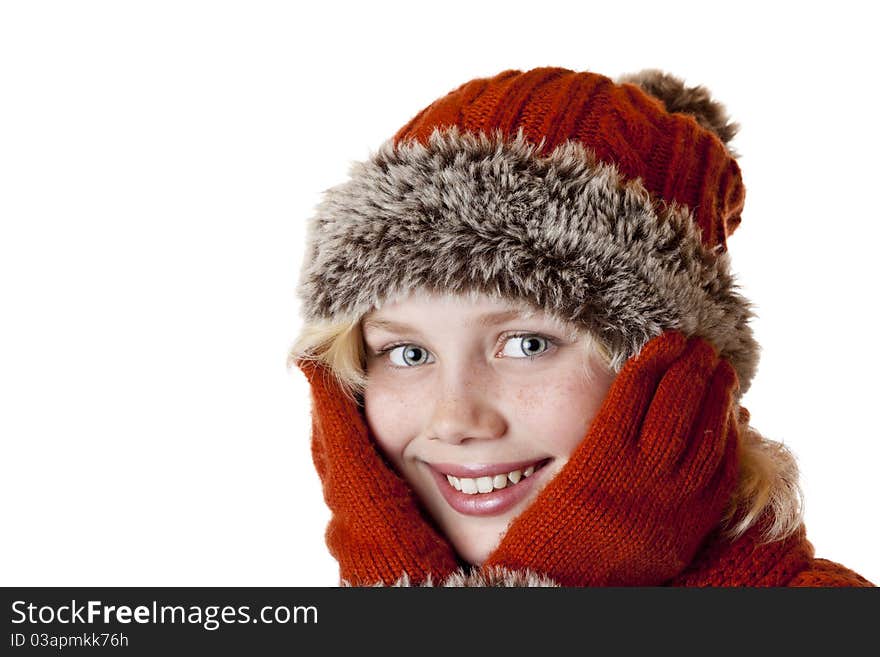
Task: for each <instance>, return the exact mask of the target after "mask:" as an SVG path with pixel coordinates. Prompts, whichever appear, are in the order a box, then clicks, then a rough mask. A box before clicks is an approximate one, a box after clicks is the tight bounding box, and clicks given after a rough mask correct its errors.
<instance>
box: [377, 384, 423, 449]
mask: <svg viewBox="0 0 880 657" xmlns="http://www.w3.org/2000/svg"><path fill="white" fill-rule="evenodd" d="M418 408H419V404H418V400H416V399H414V398H413V395H412V394H409V395H407V394H405V393H402V392H401V391H400V390H399V386H396V387H394V388H392V387H390V386H383V385H381V383H375V384H374V383H373V382H371V383H370V384H369V385H368V386H367V388H366V390H365V391H364V415H365V417H366V420H367V425H368V426H369V428H370V432H371V433H372V434H373V437H374V438H375V439H376V442H377V443H378V444H379V446H380V447H381V448H382V450H383V451H384V452H385V454H387V455H388V456H389V457H390V458H391V459H392V460H394V461H395V462H398V461H399V460H400V459H401V455H402V452H403V450H404V448H405V447H406V445H407V443H408V442H409V440H410V439H411V438H412V436H413V435H415V433H416V430H415V427H416V423H417V420H418V416H417V413H416V410H417V409H418Z"/></svg>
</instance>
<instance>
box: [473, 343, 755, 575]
mask: <svg viewBox="0 0 880 657" xmlns="http://www.w3.org/2000/svg"><path fill="white" fill-rule="evenodd" d="M737 386H738V381H737V377H736V373H735V371H734V370H733V368H732V367H731V365H730V364H729V363H728V362H727V361H726V360H724V359H721V360H719V358H718V354H717V352H716V350H715V348H714V347H713V346H712V345H711V344H709V343H708V342H706V341H705V340H702V339H701V338H696V337H695V338H691V339H686V338H685V337H684V335H682V334H681V333H679V332H677V331H669V332H667V333H664V334H663V335H661V336H658V337H657V338H654V339H653V340H651V341H649V342H648V343H647V344H646V345H645V346H644V347H643V348H642V350H641V352H640V353H639V355H638V356H637V357H635V358H633V359H630V360H629V361H628V362H627V363H626V364H625V365H624V367H623V369H622V370H621V372H620V373H619V374H618V375H617V377H616V379H615V380H614V381H613V382H612V385H611V387H610V388H609V391H608V394H607V396H606V398H605V400H604V401H603V404H602V406H601V407H600V409H599V411H598V413H597V414H596V416H595V417H594V419H593V421H592V423H591V425H590V428H589V429H588V431H587V434H586V436H585V438H584V440H583V441H582V442H581V444H580V445H579V446H578V447H577V448H576V449H575V451H574V453H573V454H572V455H571V457H570V459H569V461H568V462H567V463H566V464H565V466H564V467H563V468H562V470H561V471H560V472H559V474H558V475H557V476H556V477H554V478H553V480H552V481H550V482H549V483H548V484H547V486H546V487H545V488H544V490H542V491H541V492H540V493H539V495H538V497H537V498H536V499H535V501H534V502H533V503H532V504H531V505H530V506H529V507H528V508H527V509H526V510H525V511H524V512H523V513H522V514H521V515H520V516H519V517H517V518H516V519H515V520H514V521H513V522H512V523H511V525H510V527H509V528H508V531H507V533H506V534H505V535H504V537H503V538H502V540H501V542H500V544H499V546H498V547H497V548H496V550H495V551H494V552H493V553H492V554H491V555H490V556H489V558H488V560H487V561H486V562H485V563H484V564H483V568H487V567H492V566H504V567H507V568H512V569H523V568H530V569H532V570H535V571H538V572H539V573H543V574H545V575H548V576H550V577H552V578H554V579H555V580H556V581H557V582H559V583H560V584H562V585H563V586H654V585H658V584H661V583H663V582H665V581H667V580H668V579H670V578H672V577H673V576H675V575H677V574H678V573H680V572H681V571H682V570H684V568H685V567H686V566H687V565H688V563H689V562H690V561H691V559H692V558H693V556H694V554H695V553H696V551H697V549H698V548H699V545H700V543H701V542H702V541H703V539H704V538H705V537H706V536H707V534H708V533H709V532H710V531H711V530H712V529H713V528H714V527H715V526H716V525H717V524H718V523H719V522H720V520H721V515H722V513H723V511H724V508H725V506H726V504H727V502H728V501H729V499H730V497H731V495H732V493H733V491H734V488H735V486H736V479H737V472H738V458H737V443H738V436H737V424H736V421H735V418H734V411H733V393H734V390H735V389H736V387H737Z"/></svg>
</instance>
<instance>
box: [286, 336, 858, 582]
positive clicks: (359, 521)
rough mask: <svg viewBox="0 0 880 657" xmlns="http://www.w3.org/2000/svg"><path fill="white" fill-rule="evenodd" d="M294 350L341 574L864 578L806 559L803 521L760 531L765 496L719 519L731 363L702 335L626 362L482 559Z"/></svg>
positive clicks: (329, 381)
mask: <svg viewBox="0 0 880 657" xmlns="http://www.w3.org/2000/svg"><path fill="white" fill-rule="evenodd" d="M297 364H298V365H299V367H300V368H301V369H302V371H303V372H304V374H305V375H306V378H307V380H308V382H309V384H310V386H311V390H312V454H313V458H314V463H315V467H316V469H317V471H318V475H319V477H320V478H321V481H322V484H323V488H324V498H325V500H326V502H327V504H328V507H329V508H330V510H331V512H332V517H331V520H330V523H329V525H328V527H327V533H326V540H327V545H328V547H329V548H330V552H331V554H332V555H333V556H334V557H335V558H336V559H337V561H338V562H339V574H340V583H342V584H344V585H351V586H375V585H387V586H434V585H436V586H499V585H504V586H551V585H624V586H631V585H645V584H648V583H654V584H661V585H664V586H687V587H690V586H696V587H701V586H702V587H705V586H873V584H871V582H869V581H868V580H866V579H865V578H863V577H861V576H860V575H858V574H857V573H855V572H853V571H851V570H849V569H847V568H845V567H844V566H842V565H840V564H837V563H834V562H831V561H828V560H826V559H814V558H813V546H812V545H811V544H810V543H809V541H807V540H806V533H805V529H804V527H803V525H801V527H800V528H799V529H798V531H797V532H795V533H794V534H792V535H791V536H789V537H787V538H786V539H784V540H781V541H774V542H771V543H762V541H761V535H762V533H763V531H764V529H765V528H766V527H767V526H769V525H770V524H772V514H771V513H770V512H769V511H767V512H765V514H764V516H763V517H762V519H761V520H759V521H758V522H757V523H756V524H754V525H753V526H752V527H751V528H750V529H749V530H748V531H747V532H746V533H745V534H743V536H741V537H740V538H738V539H737V540H735V541H730V540H728V539H726V538H725V537H724V535H723V532H722V529H721V528H720V527H719V526H718V521H719V519H720V509H721V503H722V502H723V501H725V500H726V499H728V497H729V493H730V491H731V487H732V485H733V483H732V482H733V480H732V471H733V467H734V465H735V460H734V458H733V452H732V450H731V446H732V445H733V444H735V442H736V440H735V438H736V437H735V436H734V433H733V431H734V430H733V427H735V426H736V423H735V422H733V421H732V412H731V416H730V418H729V419H728V420H726V421H721V418H722V417H727V416H726V415H724V414H723V413H722V411H723V410H724V409H726V408H727V401H726V398H727V396H728V395H729V394H730V386H731V381H730V376H729V373H728V370H727V367H725V366H724V361H723V360H722V361H717V362H716V358H715V355H714V352H713V350H712V349H711V348H710V347H709V345H707V344H706V343H705V342H704V341H701V340H697V339H691V340H689V341H685V340H684V338H683V336H682V335H681V334H677V333H667V334H664V336H662V337H661V338H658V339H655V340H654V341H652V342H650V343H648V345H646V347H645V349H644V350H643V352H642V353H641V354H640V356H639V357H638V358H637V359H635V360H633V361H631V362H630V363H628V364H627V366H626V367H625V369H624V370H623V371H622V372H621V373H620V374H619V375H618V377H617V378H616V379H615V382H614V383H613V384H612V388H611V389H609V393H608V396H607V399H606V401H605V402H603V406H602V407H601V408H600V410H599V413H598V414H597V416H596V418H594V421H593V423H592V424H591V429H590V430H589V431H588V438H589V439H590V440H588V439H587V438H585V441H584V443H583V444H582V445H581V446H580V447H579V448H578V450H576V451H575V453H574V454H573V455H572V458H571V459H570V460H569V463H568V464H566V467H565V468H563V470H562V471H561V472H560V473H559V474H558V475H557V476H556V477H555V478H554V479H553V480H552V481H551V482H550V483H549V484H548V485H547V487H546V488H545V489H544V491H542V493H541V494H540V495H539V497H538V498H537V499H536V500H535V502H534V503H533V504H532V505H531V506H530V507H528V508H527V509H526V510H525V511H524V513H523V514H522V515H521V516H520V517H519V518H518V519H517V520H515V521H514V523H513V524H512V525H511V528H510V529H509V530H508V533H507V534H506V535H505V537H504V539H503V540H502V542H501V544H500V545H499V547H498V548H497V549H496V550H495V551H494V552H493V554H492V555H490V558H489V559H488V560H487V561H486V563H485V564H483V568H482V569H471V568H469V567H468V566H467V565H466V564H465V563H464V562H463V561H461V560H460V559H458V557H457V555H455V552H454V550H453V548H452V547H451V545H450V544H449V543H448V541H447V540H446V539H445V538H444V537H443V536H442V535H440V534H439V533H438V532H437V531H436V529H435V528H434V526H433V525H432V523H431V521H430V519H429V518H428V516H427V514H426V512H425V511H424V509H423V507H421V505H420V504H419V502H418V500H417V498H416V496H415V493H414V492H413V491H412V489H411V488H410V487H409V485H408V484H407V483H406V482H405V481H404V480H403V479H401V478H400V477H399V476H397V475H396V473H394V471H393V469H392V468H391V467H390V466H389V465H388V464H387V462H386V461H385V460H384V458H383V457H382V456H381V453H380V451H379V449H378V447H377V446H376V444H375V442H374V439H373V437H372V436H371V435H370V434H369V430H368V428H367V426H366V423H365V422H364V419H363V416H362V414H361V412H360V411H359V409H358V407H357V406H356V404H355V403H354V402H353V401H352V400H350V399H349V398H348V397H347V396H346V395H345V394H343V393H342V391H341V390H340V388H339V386H338V384H337V383H336V381H335V379H334V378H333V375H332V374H331V373H330V371H329V370H327V369H326V368H325V367H323V366H321V365H318V364H317V363H315V362H311V361H299V362H298V363H297ZM689 377H690V378H689ZM664 400H665V401H664ZM648 402H650V404H648ZM646 406H647V408H645V407H646ZM697 406H699V408H700V411H699V413H697V411H696V408H697ZM664 408H665V411H662V410H661V409H664ZM710 408H711V409H714V411H712V412H709V411H708V410H707V409H710ZM739 410H740V412H741V413H742V412H746V411H745V409H742V408H740V409H739ZM679 411H680V412H681V415H678V413H679ZM689 418H690V419H689ZM691 422H693V423H694V426H693V429H692V430H691V431H687V428H688V427H689V426H690V423H691ZM725 426H726V430H727V433H726V434H723V433H722V432H721V429H722V428H724V427H725ZM594 427H595V428H594ZM600 427H601V429H600ZM639 427H641V431H640V432H637V431H636V430H637V429H638V428H639ZM713 427H714V429H713ZM707 431H709V433H706V432H707ZM664 435H666V436H669V444H668V445H666V444H665V443H664V441H663V440H661V439H662V438H663V436H664ZM636 436H637V438H638V440H636ZM684 436H688V437H689V440H688V441H687V443H686V444H685V443H683V442H682V440H681V439H682V438H683V437H684ZM700 436H703V437H704V440H702V441H701V440H697V439H698V438H699V437H700ZM722 436H725V437H724V438H722ZM603 441H606V442H603ZM652 441H653V443H652ZM686 447H690V449H685V448H686ZM682 450H684V452H683V453H682ZM581 469H584V470H583V472H584V473H592V475H591V476H592V477H593V479H589V478H588V475H586V474H583V475H581ZM713 472H714V474H713ZM572 479H573V480H574V483H572ZM600 484H601V485H600ZM628 486H632V488H628ZM738 520H739V518H734V519H733V521H732V522H731V524H735V523H736V522H737V521H738ZM666 523H668V524H666ZM707 528H708V529H707ZM703 538H704V539H705V540H703ZM696 544H699V545H698V547H697V548H696V551H695V552H694V553H693V554H692V555H691V552H692V551H693V550H694V545H696ZM689 555H690V556H689ZM499 573H504V574H505V575H504V577H503V582H505V583H504V584H499V575H498V574H499ZM667 575H668V577H667Z"/></svg>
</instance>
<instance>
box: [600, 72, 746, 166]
mask: <svg viewBox="0 0 880 657" xmlns="http://www.w3.org/2000/svg"><path fill="white" fill-rule="evenodd" d="M617 82H619V83H621V84H622V83H624V82H629V83H631V84H634V85H636V86H638V87H640V88H641V89H642V90H643V91H645V92H646V93H648V94H650V95H651V96H654V97H655V98H657V99H659V100H661V101H663V104H664V105H665V106H666V110H667V111H668V112H681V113H683V114H690V115H691V116H693V117H694V118H695V119H696V120H697V122H698V123H699V124H700V125H701V126H703V127H704V128H706V129H708V130H711V131H712V132H714V133H715V134H716V135H718V138H719V139H721V141H722V142H724V144H725V145H727V144H728V142H730V140H731V139H733V137H734V135H735V134H736V133H737V131H739V124H738V123H734V122H732V121H730V117H729V116H728V115H727V110H726V109H725V107H724V105H722V104H721V103H719V102H718V101H717V100H713V99H712V96H711V93H710V92H709V90H708V89H706V87H703V86H696V87H688V86H686V85H685V83H684V81H683V80H681V79H680V78H677V77H676V76H674V75H671V74H669V73H665V72H663V71H661V70H659V69H656V68H648V69H643V70H641V71H639V72H638V73H627V74H625V75H622V76H620V77H619V78H618V79H617ZM728 150H730V148H728Z"/></svg>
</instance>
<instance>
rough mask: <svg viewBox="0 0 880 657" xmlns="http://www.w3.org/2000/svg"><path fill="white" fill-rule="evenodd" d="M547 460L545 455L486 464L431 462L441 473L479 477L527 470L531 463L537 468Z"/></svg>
mask: <svg viewBox="0 0 880 657" xmlns="http://www.w3.org/2000/svg"><path fill="white" fill-rule="evenodd" d="M547 460H548V459H547V458H546V457H545V458H540V459H530V460H528V461H510V462H509V463H488V464H486V465H483V464H474V465H459V464H457V463H431V464H430V467H431V468H433V469H434V470H437V471H438V472H440V474H444V475H447V474H451V475H452V476H453V477H470V478H473V479H476V478H477V477H493V476H495V475H498V474H507V473H508V472H513V471H514V470H525V469H526V468H527V467H529V466H530V465H534V466H535V468H536V469H537V467H538V465H539V464H542V465H543V463H544V462H545V461H547Z"/></svg>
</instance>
